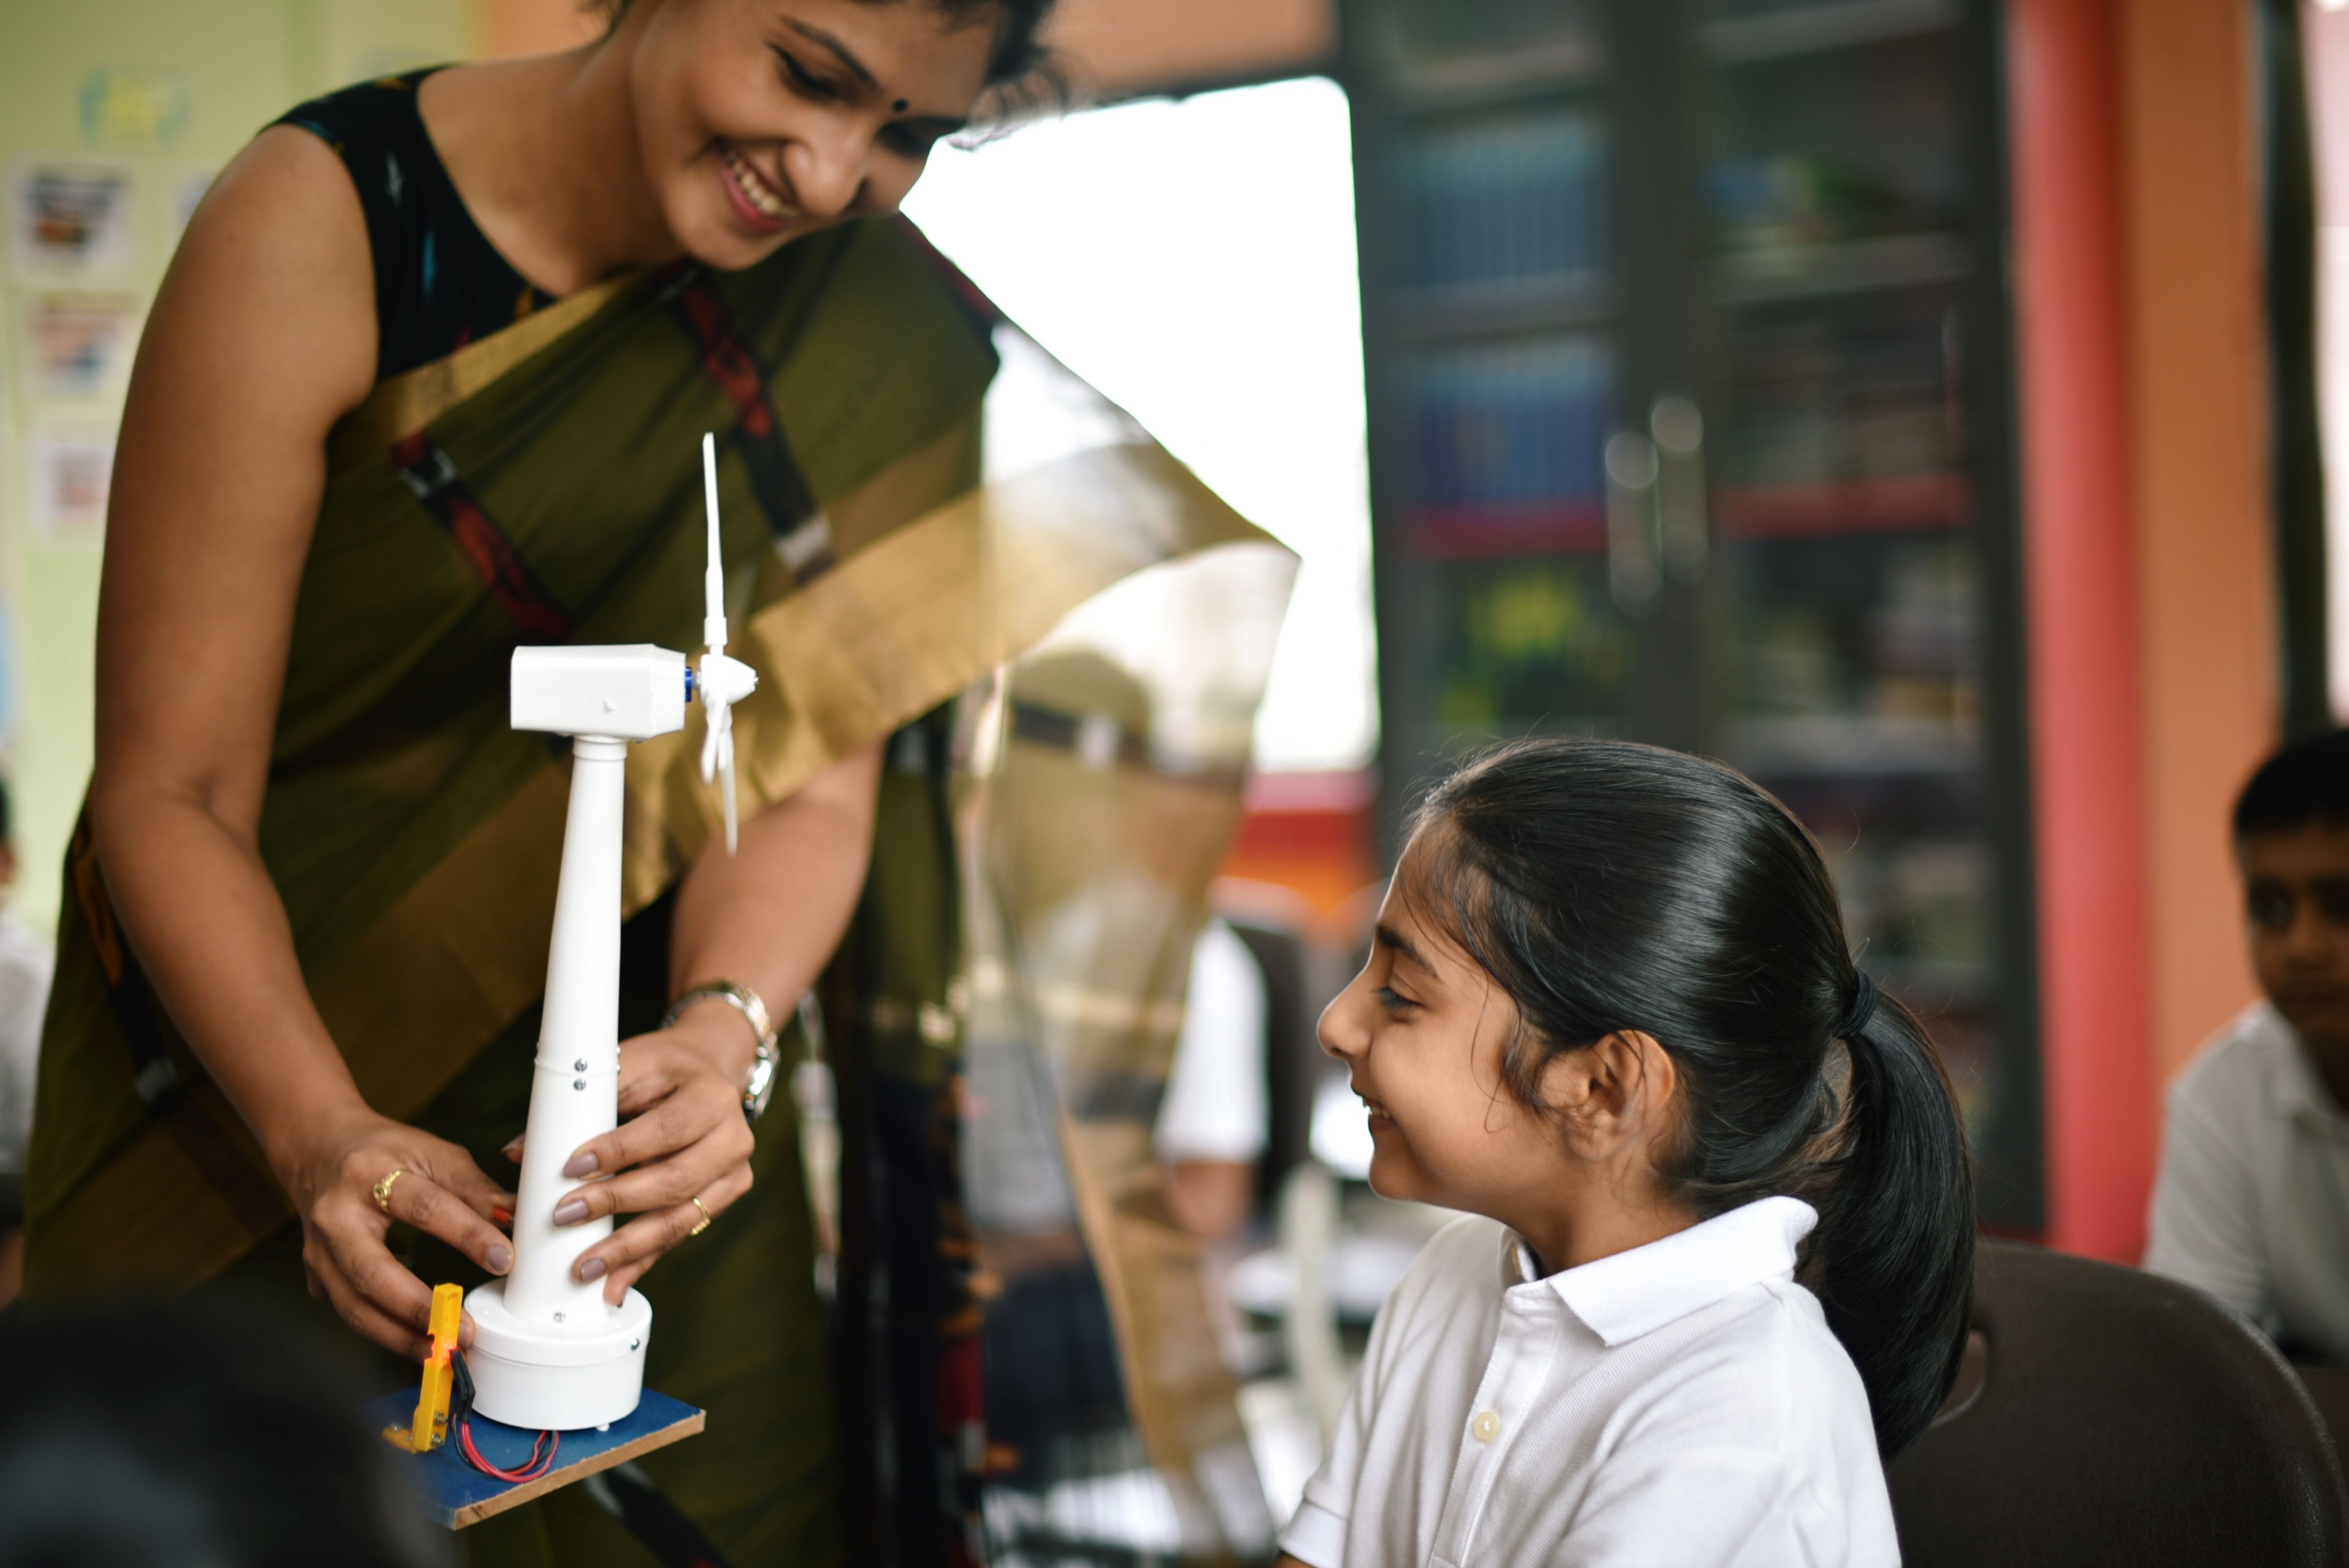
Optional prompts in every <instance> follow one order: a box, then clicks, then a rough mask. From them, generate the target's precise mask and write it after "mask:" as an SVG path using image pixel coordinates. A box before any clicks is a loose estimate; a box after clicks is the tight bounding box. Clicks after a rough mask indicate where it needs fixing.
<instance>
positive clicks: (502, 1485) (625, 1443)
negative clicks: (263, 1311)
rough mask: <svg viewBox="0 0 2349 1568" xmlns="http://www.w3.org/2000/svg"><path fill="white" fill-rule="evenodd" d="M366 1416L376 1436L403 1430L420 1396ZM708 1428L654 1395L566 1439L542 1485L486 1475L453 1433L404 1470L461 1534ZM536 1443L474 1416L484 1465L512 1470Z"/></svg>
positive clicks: (390, 1399)
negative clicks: (618, 1416)
mask: <svg viewBox="0 0 2349 1568" xmlns="http://www.w3.org/2000/svg"><path fill="white" fill-rule="evenodd" d="M359 1414H360V1417H361V1419H363V1420H364V1421H365V1422H366V1423H367V1427H368V1428H370V1429H372V1430H380V1429H382V1428H386V1427H398V1428H403V1429H404V1428H406V1427H407V1426H408V1424H409V1419H410V1418H411V1417H413V1416H414V1415H415V1414H416V1391H415V1390H414V1389H412V1388H410V1389H405V1390H403V1391H401V1392H400V1393H398V1394H387V1395H385V1396H384V1397H382V1398H380V1399H371V1400H369V1401H368V1402H367V1404H366V1405H365V1406H364V1407H361V1409H360V1412H359ZM701 1423H702V1413H701V1412H700V1411H699V1410H697V1409H695V1408H694V1407H692V1406H690V1405H686V1404H681V1403H679V1402H678V1401H677V1400H675V1399H672V1398H670V1397H668V1396H667V1395H666V1394H656V1393H654V1392H652V1391H651V1390H650V1389H647V1390H646V1391H645V1397H644V1398H643V1399H642V1400H641V1401H640V1402H639V1403H638V1404H637V1406H636V1409H635V1410H634V1411H632V1412H630V1413H629V1414H628V1415H627V1416H626V1417H623V1418H622V1419H620V1420H617V1421H615V1422H613V1423H612V1424H611V1426H609V1427H608V1428H604V1429H602V1430H600V1431H599V1430H597V1429H595V1428H586V1429H585V1430H582V1431H576V1432H565V1433H564V1434H563V1436H562V1441H561V1443H560V1444H559V1445H558V1446H557V1447H556V1449H555V1451H554V1469H551V1470H549V1471H547V1473H546V1474H544V1475H543V1476H541V1477H539V1478H538V1480H533V1481H523V1482H522V1483H521V1484H520V1485H515V1484H514V1483H512V1482H510V1481H502V1480H498V1479H496V1478H495V1477H494V1476H485V1475H483V1474H482V1473H481V1471H479V1470H477V1469H473V1468H472V1467H471V1465H469V1464H467V1463H466V1462H465V1461H464V1460H463V1459H460V1457H458V1453H457V1443H456V1434H455V1433H454V1432H451V1433H450V1440H449V1441H447V1442H445V1443H443V1444H441V1445H440V1447H439V1448H437V1449H433V1450H432V1451H431V1452H430V1453H427V1454H402V1455H401V1456H400V1463H402V1464H403V1465H405V1466H407V1467H408V1468H409V1473H410V1474H411V1475H412V1476H413V1478H414V1480H415V1481H416V1489H417V1496H418V1499H419V1501H421V1502H422V1503H423V1505H424V1510H425V1512H426V1513H427V1514H429V1516H430V1517H431V1518H432V1519H433V1521H435V1522H437V1523H439V1524H440V1525H441V1526H442V1527H443V1528H445V1529H449V1530H462V1529H464V1528H465V1526H467V1525H469V1524H478V1523H480V1522H481V1521H482V1520H485V1519H487V1518H489V1517H490V1516H491V1515H492V1514H493V1513H503V1512H504V1511H506V1510H508V1509H510V1508H519V1507H521V1506H522V1505H523V1503H525V1502H528V1501H530V1500H531V1499H533V1498H534V1497H542V1496H543V1495H545V1494H546V1493H548V1492H550V1491H553V1490H554V1489H555V1488H557V1487H564V1486H569V1485H570V1484H571V1483H572V1482H573V1481H575V1480H585V1479H586V1478H587V1477H589V1476H592V1475H594V1474H595V1472H596V1471H597V1470H606V1469H611V1468H612V1467H613V1466H614V1465H617V1464H625V1463H626V1461H628V1460H630V1459H636V1458H637V1457H639V1456H640V1455H644V1454H648V1453H650V1452H652V1451H653V1450H654V1449H665V1448H667V1446H668V1445H669V1444H671V1443H675V1442H681V1441H683V1440H684V1439H685V1438H690V1437H692V1436H693V1435H694V1434H695V1433H696V1432H698V1431H700V1430H701ZM537 1436H538V1434H537V1433H535V1432H525V1431H523V1430H521V1429H520V1428H514V1427H508V1426H505V1425H502V1423H500V1422H496V1421H492V1420H490V1419H488V1418H486V1417H481V1416H475V1417H473V1447H474V1448H476V1449H479V1450H480V1451H481V1458H483V1459H487V1460H488V1461H489V1462H490V1463H492V1464H493V1465H496V1466H498V1467H499V1468H501V1469H510V1468H512V1467H513V1466H516V1465H519V1464H522V1463H523V1461H524V1460H525V1459H528V1458H529V1455H530V1447H531V1443H532V1440H533V1438H536V1437H537Z"/></svg>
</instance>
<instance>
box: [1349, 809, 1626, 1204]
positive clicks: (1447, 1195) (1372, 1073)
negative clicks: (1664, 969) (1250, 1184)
mask: <svg viewBox="0 0 2349 1568" xmlns="http://www.w3.org/2000/svg"><path fill="white" fill-rule="evenodd" d="M1423 857H1424V850H1423V845H1422V842H1421V840H1419V839H1414V840H1413V843H1412V845H1411V846H1410V847H1409V848H1408V849H1406V850H1405V851H1404V853H1403V857H1402V865H1401V866H1399V867H1397V868H1396V871H1395V875H1394V880H1393V882H1392V884H1390V885H1389V887H1388V888H1387V896H1386V899H1385V901H1384V902H1383V903H1382V904H1381V906H1380V909H1379V923H1378V929H1377V932H1376V935H1375V936H1374V938H1373V939H1372V941H1371V958H1370V962H1369V963H1368V964H1366V965H1365V966H1364V967H1363V969H1362V972H1361V973H1360V974H1358V975H1356V976H1355V977H1354V979H1353V982H1352V983H1351V984H1350V985H1349V986H1347V988H1346V989H1345V990H1344V991H1343V992H1340V994H1339V997H1338V999H1337V1000H1336V1001H1335V1002H1331V1003H1330V1006H1329V1008H1328V1010H1327V1011H1325V1012H1323V1013H1322V1014H1321V1027H1320V1036H1321V1047H1322V1049H1323V1050H1325V1051H1328V1052H1329V1053H1330V1054H1331V1055H1334V1056H1336V1057H1338V1058H1339V1059H1340V1061H1342V1062H1344V1063H1345V1064H1346V1068H1347V1072H1348V1075H1349V1077H1350V1081H1351V1084H1352V1086H1353V1090H1354V1092H1355V1093H1356V1094H1357V1095H1360V1096H1361V1097H1362V1101H1363V1104H1364V1105H1365V1106H1366V1107H1367V1109H1368V1111H1369V1113H1370V1123H1371V1142H1372V1144H1373V1145H1374V1147H1375V1150H1376V1152H1375V1153H1373V1154H1372V1156H1371V1189H1372V1190H1373V1191H1375V1192H1377V1193H1378V1194H1379V1195H1380V1196H1381V1197H1382V1198H1394V1199H1410V1200H1413V1201H1415V1202H1420V1203H1433V1204H1436V1205H1439V1206H1441V1207H1443V1208H1446V1209H1461V1210H1468V1211H1470V1212H1472V1213H1477V1214H1486V1215H1490V1216H1492V1217H1493V1218H1495V1219H1497V1220H1502V1221H1503V1222H1505V1223H1509V1224H1516V1225H1517V1226H1518V1227H1519V1228H1520V1229H1524V1228H1525V1223H1526V1215H1527V1213H1528V1212H1529V1210H1538V1209H1542V1208H1547V1206H1548V1204H1549V1203H1550V1202H1551V1201H1552V1200H1553V1199H1555V1198H1556V1196H1557V1193H1558V1192H1559V1191H1560V1190H1561V1189H1563V1188H1564V1187H1566V1186H1568V1185H1570V1184H1571V1183H1572V1182H1573V1181H1574V1179H1575V1177H1576V1168H1577V1166H1578V1163H1579V1162H1578V1161H1575V1160H1574V1159H1573V1158H1571V1157H1570V1155H1569V1153H1568V1148H1567V1147H1566V1143H1565V1140H1564V1139H1563V1138H1562V1137H1561V1136H1560V1132H1559V1128H1558V1127H1557V1124H1556V1123H1555V1122H1554V1121H1552V1120H1551V1119H1550V1118H1549V1117H1547V1116H1542V1115H1540V1114H1537V1112H1535V1111H1534V1110H1533V1109H1532V1108H1530V1107H1529V1106H1526V1105H1525V1104H1524V1103H1523V1102H1522V1101H1520V1100H1519V1099H1518V1098H1517V1096H1516V1094H1515V1093H1514V1092H1513V1091H1512V1090H1511V1089H1510V1088H1509V1086H1508V1085H1507V1084H1506V1083H1505V1082H1504V1081H1503V1079H1502V1071H1501V1069H1502V1064H1503V1062H1504V1060H1505V1058H1506V1052H1507V1047H1508V1043H1509V1041H1510V1039H1511V1037H1512V1036H1513V1034H1514V1033H1515V1032H1516V1026H1517V1010H1516V1003H1514V1002H1511V1001H1510V1000H1509V998H1508V996H1507V994H1506V993H1505V992H1503V991H1502V990H1501V988H1500V987H1499V986H1497V985H1495V984H1494V983H1493V980H1492V977H1491V976H1490V975H1488V974H1486V973H1485V971H1483V970H1482V969H1480V968H1478V967H1477V965H1476V964H1475V961H1473V960H1471V959H1470V958H1469V957H1468V956H1467V954H1465V953H1464V952H1463V951H1461V950H1460V949H1459V948H1458V946H1457V945H1455V944H1454V942H1453V941H1452V940H1451V939H1450V938H1449V937H1448V936H1447V935H1445V934H1444V932H1443V931H1442V930H1441V929H1438V928H1436V927H1434V926H1432V925H1430V924H1428V923H1427V922H1425V921H1423V919H1421V918H1420V917H1419V915H1418V913H1417V912H1416V911H1415V909H1413V902H1414V901H1413V899H1412V898H1409V897H1407V896H1406V890H1407V889H1409V888H1413V887H1415V886H1416V885H1417V884H1416V882H1415V880H1414V879H1415V877H1417V875H1418V874H1419V871H1420V867H1421V865H1422V863H1423Z"/></svg>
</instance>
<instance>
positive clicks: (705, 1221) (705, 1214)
mask: <svg viewBox="0 0 2349 1568" xmlns="http://www.w3.org/2000/svg"><path fill="white" fill-rule="evenodd" d="M693 1206H694V1207H695V1208H696V1209H698V1210H701V1223H700V1224H698V1225H696V1226H695V1227H694V1228H693V1229H692V1230H690V1231H687V1232H686V1234H687V1235H688V1236H698V1235H700V1234H701V1233H702V1232H703V1231H707V1230H709V1221H710V1219H711V1218H712V1216H711V1215H710V1212H709V1204H707V1203H704V1202H703V1201H702V1200H701V1199H698V1198H697V1199H694V1200H693Z"/></svg>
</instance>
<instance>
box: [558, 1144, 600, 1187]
mask: <svg viewBox="0 0 2349 1568" xmlns="http://www.w3.org/2000/svg"><path fill="white" fill-rule="evenodd" d="M594 1169H595V1150H593V1149H585V1148H583V1149H581V1150H580V1151H579V1152H578V1153H577V1154H574V1155H573V1156H572V1157H571V1158H570V1160H569V1161H568V1162H567V1163H565V1164H564V1168H563V1174H564V1175H565V1176H567V1177H569V1178H571V1179H573V1180H574V1181H575V1180H577V1179H579V1178H581V1177H583V1176H585V1175H586V1174H587V1173H588V1172H589V1171H591V1170H594Z"/></svg>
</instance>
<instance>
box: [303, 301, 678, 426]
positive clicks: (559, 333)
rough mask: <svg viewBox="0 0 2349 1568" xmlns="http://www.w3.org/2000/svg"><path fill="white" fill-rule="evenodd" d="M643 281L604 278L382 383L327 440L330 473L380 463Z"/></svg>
mask: <svg viewBox="0 0 2349 1568" xmlns="http://www.w3.org/2000/svg"><path fill="white" fill-rule="evenodd" d="M643 278H644V274H642V273H626V274H623V275H620V276H618V277H612V278H606V279H605V280H604V281H603V282H602V283H599V284H594V285H591V286H588V287H586V288H583V289H581V290H580V291H579V292H578V293H576V294H573V295H566V296H564V297H563V298H561V299H559V300H557V301H555V302H554V304H553V305H550V306H545V307H544V308H543V309H540V310H534V311H533V312H531V314H529V315H528V316H525V317H523V318H522V319H521V320H519V321H517V322H515V323H514V324H513V325H512V326H511V327H503V328H501V329H500V330H498V331H496V332H492V333H491V334H490V335H489V336H488V337H484V338H482V339H481V341H480V342H478V343H468V344H467V345H465V347H463V348H460V349H458V350H457V351H456V352H455V353H453V354H450V355H449V356H447V357H446V358H440V359H435V360H434V361H433V362H432V363H430V364H429V365H419V366H418V367H417V368H416V369H413V370H409V371H406V372H403V373H402V374H400V375H398V376H394V377H392V378H391V379H389V380H388V381H384V382H381V383H379V384H378V386H377V387H376V389H375V390H374V391H373V392H371V393H369V394H368V395H367V401H365V402H363V403H361V404H360V405H359V406H358V407H357V408H356V409H353V410H351V411H350V412H349V413H347V414H345V415H344V416H343V417H342V419H341V420H340V421H337V422H336V426H335V428H334V429H333V430H332V431H329V432H328V433H327V436H326V469H327V472H330V473H332V472H340V471H341V470H343V469H345V468H347V467H349V466H350V465H351V464H352V463H354V462H364V461H366V460H367V459H370V458H380V457H381V456H382V455H383V454H384V452H386V451H388V449H389V448H390V447H391V446H392V445H393V444H394V443H395V442H397V441H399V440H401V439H402V438H403V437H405V436H408V435H411V434H413V433H414V432H415V431H419V430H422V429H423V428H424V427H425V426H426V425H429V424H430V423H431V422H432V421H434V420H437V419H439V418H440V416H441V415H442V414H445V413H447V412H448V411H449V410H451V409H453V408H455V407H456V406H457V405H458V404H460V403H461V402H463V401H465V400H467V399H468V398H471V397H472V396H473V395H474V394H475V393H477V392H480V391H482V390H483V389H486V388H488V387H489V386H490V385H491V384H492V382H494V381H497V380H499V379H502V378H503V377H504V376H505V375H506V373H507V372H508V371H510V370H512V369H516V368H517V367H519V366H520V365H521V364H522V363H523V361H525V360H527V359H529V358H531V357H532V356H533V355H535V354H536V353H538V352H539V351H540V350H541V349H543V348H549V347H551V346H552V345H553V344H554V343H555V342H556V341H558V340H559V339H561V338H562V337H564V336H565V335H566V334H568V333H569V332H570V331H571V330H572V328H574V327H578V326H581V325H582V324H584V323H585V321H586V320H587V319H588V318H589V317H593V316H594V315H595V314H596V313H597V312H598V311H600V310H602V309H603V308H604V307H605V306H607V305H609V304H611V303H612V301H613V300H615V299H617V298H618V297H619V296H621V295H623V294H625V293H626V292H627V291H628V290H629V289H630V288H632V287H634V286H636V284H637V283H639V282H641V281H642V280H643Z"/></svg>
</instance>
